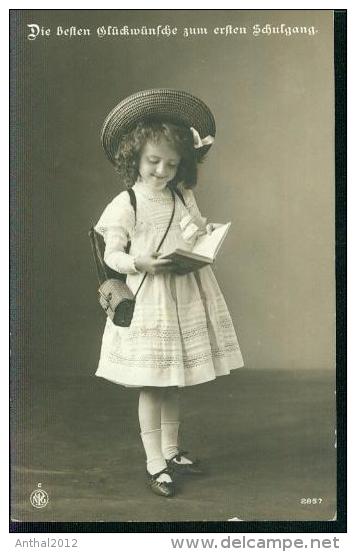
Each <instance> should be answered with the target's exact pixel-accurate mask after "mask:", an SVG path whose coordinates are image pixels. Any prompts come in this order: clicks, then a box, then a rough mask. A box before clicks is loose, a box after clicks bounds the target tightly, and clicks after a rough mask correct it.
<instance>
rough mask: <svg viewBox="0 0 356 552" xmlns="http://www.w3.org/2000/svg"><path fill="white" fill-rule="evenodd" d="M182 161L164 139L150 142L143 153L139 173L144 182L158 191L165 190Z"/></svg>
mask: <svg viewBox="0 0 356 552" xmlns="http://www.w3.org/2000/svg"><path fill="white" fill-rule="evenodd" d="M180 160H181V158H180V156H179V155H178V153H177V152H176V150H175V149H173V148H172V146H171V145H170V144H169V142H168V141H167V140H166V139H165V138H164V137H162V138H161V139H160V140H159V141H158V142H152V141H148V142H146V144H145V146H144V147H143V150H142V153H141V159H140V163H139V173H140V175H141V177H142V179H143V180H144V182H146V183H147V184H149V185H150V186H152V187H153V188H155V189H157V190H163V188H165V186H166V185H167V183H168V182H169V181H170V180H172V178H174V177H175V175H176V172H177V170H178V166H179V163H180Z"/></svg>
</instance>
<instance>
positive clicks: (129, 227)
mask: <svg viewBox="0 0 356 552" xmlns="http://www.w3.org/2000/svg"><path fill="white" fill-rule="evenodd" d="M134 228H135V212H134V210H133V207H132V205H131V202H130V196H129V194H128V193H127V192H121V194H119V195H118V196H116V197H115V198H114V199H113V200H112V202H111V203H109V205H107V207H106V208H105V210H104V212H103V214H102V215H101V217H100V219H99V221H98V222H97V224H96V226H95V230H96V231H97V232H98V233H99V234H101V235H102V236H103V238H104V241H105V252H104V261H105V263H106V264H107V265H108V266H109V267H110V268H112V269H113V270H116V271H117V272H121V273H122V274H135V273H137V272H138V270H136V267H135V263H134V257H133V255H129V254H128V253H125V247H126V245H127V242H128V240H129V239H130V237H131V236H132V234H133V230H134Z"/></svg>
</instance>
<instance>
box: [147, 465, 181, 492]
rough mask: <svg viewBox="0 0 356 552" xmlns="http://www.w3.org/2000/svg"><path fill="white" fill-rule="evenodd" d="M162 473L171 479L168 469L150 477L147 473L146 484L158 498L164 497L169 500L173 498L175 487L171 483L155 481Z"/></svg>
mask: <svg viewBox="0 0 356 552" xmlns="http://www.w3.org/2000/svg"><path fill="white" fill-rule="evenodd" d="M162 473H166V474H167V475H169V477H171V478H172V474H171V471H170V470H169V469H168V468H165V469H164V470H161V471H160V472H158V473H155V474H153V475H151V474H150V473H148V472H147V483H148V486H149V487H150V489H151V491H152V492H154V493H155V494H156V495H158V496H164V497H165V498H170V497H172V496H174V493H175V487H174V483H173V481H157V479H158V478H159V476H160V475H162Z"/></svg>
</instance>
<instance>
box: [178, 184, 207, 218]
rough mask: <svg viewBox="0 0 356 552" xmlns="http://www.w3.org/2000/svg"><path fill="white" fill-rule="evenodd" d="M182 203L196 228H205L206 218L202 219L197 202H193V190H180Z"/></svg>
mask: <svg viewBox="0 0 356 552" xmlns="http://www.w3.org/2000/svg"><path fill="white" fill-rule="evenodd" d="M181 190H182V193H183V197H184V201H185V204H186V207H187V209H188V211H189V213H190V214H191V216H192V217H193V219H194V222H195V223H196V224H197V226H199V227H201V226H205V225H206V223H207V217H203V216H202V214H201V212H200V210H199V207H198V205H197V202H196V200H195V196H194V192H193V190H190V189H187V188H181Z"/></svg>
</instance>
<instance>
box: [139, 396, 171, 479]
mask: <svg viewBox="0 0 356 552" xmlns="http://www.w3.org/2000/svg"><path fill="white" fill-rule="evenodd" d="M162 391H163V390H162V389H161V388H159V387H144V388H143V389H142V390H141V392H140V398H139V403H138V417H139V422H140V428H141V438H142V442H143V446H144V449H145V452H146V457H147V471H148V473H150V474H151V475H154V474H155V473H158V472H160V471H162V470H164V469H165V468H166V467H167V463H166V460H165V458H164V456H163V454H162V449H161V404H162ZM167 477H168V476H166V478H167Z"/></svg>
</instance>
